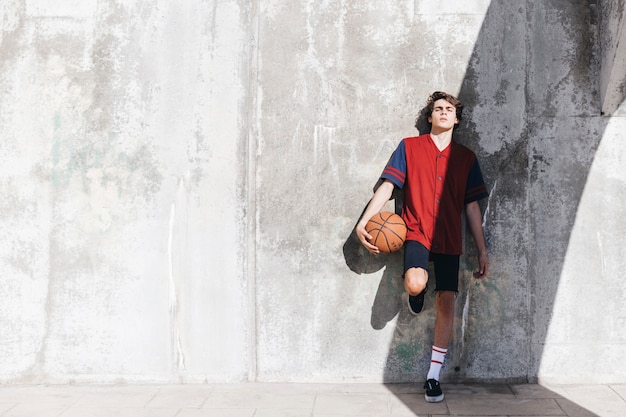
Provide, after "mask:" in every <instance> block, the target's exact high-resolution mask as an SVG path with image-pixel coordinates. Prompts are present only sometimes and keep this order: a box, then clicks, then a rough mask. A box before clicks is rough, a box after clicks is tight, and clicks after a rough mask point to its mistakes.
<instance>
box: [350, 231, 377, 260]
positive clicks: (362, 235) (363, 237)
mask: <svg viewBox="0 0 626 417" xmlns="http://www.w3.org/2000/svg"><path fill="white" fill-rule="evenodd" d="M355 231H356V235H357V237H358V238H359V241H360V242H361V244H362V245H363V246H365V249H367V250H368V251H369V252H370V253H373V254H374V255H376V254H378V253H380V251H379V250H378V248H377V247H376V246H374V245H372V244H371V243H370V242H369V241H370V239H371V238H372V235H370V234H369V233H367V230H365V224H363V223H359V224H357V226H356V230H355Z"/></svg>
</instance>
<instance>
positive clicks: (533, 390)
mask: <svg viewBox="0 0 626 417" xmlns="http://www.w3.org/2000/svg"><path fill="white" fill-rule="evenodd" d="M511 390H512V391H513V393H514V394H515V396H516V397H517V398H563V394H564V391H563V389H561V388H560V387H553V388H552V387H550V386H544V385H537V384H519V385H511Z"/></svg>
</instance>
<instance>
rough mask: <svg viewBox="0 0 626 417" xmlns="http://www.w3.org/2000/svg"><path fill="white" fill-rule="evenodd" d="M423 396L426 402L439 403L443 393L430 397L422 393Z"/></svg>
mask: <svg viewBox="0 0 626 417" xmlns="http://www.w3.org/2000/svg"><path fill="white" fill-rule="evenodd" d="M424 398H425V399H426V402H429V403H440V402H442V401H443V394H441V395H437V396H432V397H431V396H428V395H426V394H424Z"/></svg>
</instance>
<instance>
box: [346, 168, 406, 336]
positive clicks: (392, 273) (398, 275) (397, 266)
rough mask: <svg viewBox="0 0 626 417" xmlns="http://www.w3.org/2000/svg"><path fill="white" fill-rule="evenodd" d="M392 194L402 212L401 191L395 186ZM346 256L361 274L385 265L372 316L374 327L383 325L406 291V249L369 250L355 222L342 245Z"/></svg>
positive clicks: (396, 205) (397, 310) (349, 262)
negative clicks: (358, 232) (390, 251)
mask: <svg viewBox="0 0 626 417" xmlns="http://www.w3.org/2000/svg"><path fill="white" fill-rule="evenodd" d="M381 183H382V181H380V180H379V181H378V182H377V183H376V185H375V186H374V192H375V191H376V189H377V188H378V186H379V185H380V184H381ZM391 198H392V199H393V200H394V203H395V210H394V211H395V212H396V213H400V208H401V207H402V193H401V192H400V191H399V190H394V193H393V195H392V197H391ZM366 208H367V205H366V207H365V208H364V209H363V211H362V212H361V215H360V216H359V220H360V219H361V217H362V216H363V213H364V212H365V209H366ZM357 222H358V221H357ZM343 256H344V259H345V261H346V265H347V266H348V268H350V270H351V271H352V272H355V273H357V274H359V275H361V274H372V273H374V272H378V271H380V270H381V269H383V268H384V269H385V270H384V271H383V275H382V277H381V280H380V283H379V285H378V290H377V291H376V296H375V297H374V302H373V304H372V316H371V319H370V322H371V325H372V328H374V329H375V330H381V329H383V328H384V327H385V325H386V324H387V323H389V322H390V321H391V320H393V319H394V317H396V315H398V313H399V312H400V311H401V307H402V294H403V293H404V283H403V274H404V271H403V264H404V262H403V257H404V250H402V249H401V250H398V251H396V252H393V253H389V254H385V253H381V254H378V255H374V254H372V253H370V252H369V251H368V250H367V249H365V247H364V246H363V245H362V244H361V242H360V241H359V238H358V237H357V235H356V224H355V225H354V227H353V228H352V232H351V233H350V236H349V237H348V239H347V240H346V242H345V243H344V245H343Z"/></svg>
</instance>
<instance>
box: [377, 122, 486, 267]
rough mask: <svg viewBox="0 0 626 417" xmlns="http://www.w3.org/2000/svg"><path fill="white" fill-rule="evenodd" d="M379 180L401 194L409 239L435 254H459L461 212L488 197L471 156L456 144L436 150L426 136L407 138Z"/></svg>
mask: <svg viewBox="0 0 626 417" xmlns="http://www.w3.org/2000/svg"><path fill="white" fill-rule="evenodd" d="M381 178H383V179H387V180H390V181H391V182H393V183H394V184H395V185H396V186H397V187H398V188H401V189H403V190H404V207H403V210H402V218H403V219H404V221H405V222H406V224H407V240H416V241H418V242H420V243H421V244H422V245H424V246H425V247H426V248H428V249H429V250H430V251H431V252H434V253H442V254H447V255H460V254H461V253H462V252H463V247H462V246H463V243H462V221H461V214H462V212H463V208H464V207H465V205H466V204H468V203H470V202H472V201H477V200H480V199H482V198H485V197H487V196H488V195H489V194H488V193H487V188H486V186H485V183H484V180H483V176H482V173H481V171H480V167H479V165H478V161H477V159H476V155H475V154H474V152H472V151H471V150H469V149H468V148H466V147H465V146H463V145H461V144H458V143H456V142H454V141H452V142H451V143H450V145H449V146H448V147H447V148H446V149H444V150H443V151H440V150H439V149H438V148H437V146H436V145H435V143H434V142H433V140H432V138H431V137H430V135H429V134H426V135H422V136H418V137H412V138H405V139H403V140H402V141H401V142H400V144H399V145H398V148H397V149H396V150H395V152H394V153H393V155H392V156H391V159H390V160H389V163H388V164H387V166H386V167H385V170H384V171H383V174H382V175H381Z"/></svg>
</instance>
